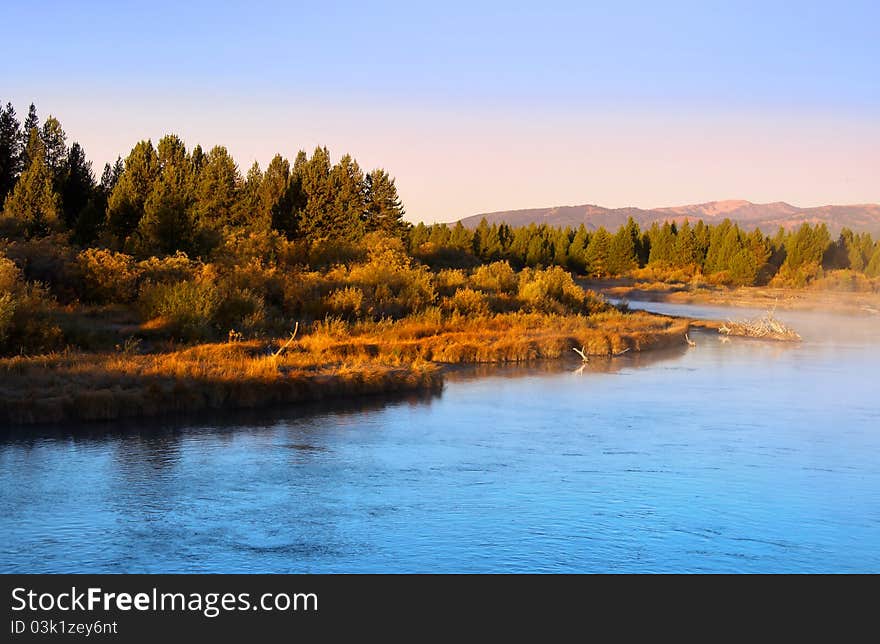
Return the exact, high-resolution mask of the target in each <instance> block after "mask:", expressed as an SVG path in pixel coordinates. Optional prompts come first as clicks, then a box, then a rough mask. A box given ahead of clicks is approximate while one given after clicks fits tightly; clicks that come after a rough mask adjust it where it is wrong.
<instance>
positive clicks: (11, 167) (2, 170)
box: [0, 103, 23, 208]
mask: <svg viewBox="0 0 880 644" xmlns="http://www.w3.org/2000/svg"><path fill="white" fill-rule="evenodd" d="M22 150H23V148H22V144H21V126H20V124H19V122H18V119H17V118H16V117H15V108H14V107H12V103H7V104H6V107H4V108H3V109H2V110H0V208H2V206H3V201H4V200H5V199H6V195H7V194H9V193H10V192H11V191H12V188H13V187H14V186H15V182H16V181H18V175H19V174H20V173H21V154H22Z"/></svg>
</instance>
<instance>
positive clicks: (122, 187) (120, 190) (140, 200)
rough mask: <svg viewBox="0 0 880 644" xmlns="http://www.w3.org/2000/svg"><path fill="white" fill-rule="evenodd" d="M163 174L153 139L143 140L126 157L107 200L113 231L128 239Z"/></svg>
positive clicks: (120, 238) (118, 235)
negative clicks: (157, 180) (157, 178)
mask: <svg viewBox="0 0 880 644" xmlns="http://www.w3.org/2000/svg"><path fill="white" fill-rule="evenodd" d="M158 174H159V158H158V156H157V154H156V150H155V148H154V147H153V144H152V142H151V141H141V142H140V143H138V144H137V145H135V146H134V148H133V149H132V151H131V152H130V153H129V155H128V157H126V159H125V165H124V170H123V172H122V174H121V175H119V178H118V180H117V181H116V184H115V185H114V186H113V190H112V192H111V193H110V197H109V199H108V200H107V224H108V226H109V229H110V232H111V233H112V234H113V235H115V236H116V238H117V239H118V240H119V241H120V242H124V241H125V240H126V239H128V237H129V236H130V235H131V234H132V233H133V232H134V230H135V229H136V228H137V227H138V224H139V223H140V221H141V219H142V218H143V216H144V203H145V202H146V200H147V196H148V195H149V194H150V192H152V190H153V183H154V182H155V181H156V177H157V176H158Z"/></svg>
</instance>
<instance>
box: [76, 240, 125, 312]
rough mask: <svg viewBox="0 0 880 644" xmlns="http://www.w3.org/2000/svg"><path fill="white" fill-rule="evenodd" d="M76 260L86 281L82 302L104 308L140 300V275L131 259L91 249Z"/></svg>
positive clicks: (121, 254)
mask: <svg viewBox="0 0 880 644" xmlns="http://www.w3.org/2000/svg"><path fill="white" fill-rule="evenodd" d="M76 259H77V262H78V263H79V268H80V271H81V273H82V278H83V286H84V288H83V292H82V299H84V300H86V301H89V302H97V303H102V304H103V303H109V302H131V301H133V300H134V299H135V297H137V291H138V281H139V278H140V271H138V268H137V265H136V263H135V260H134V258H133V257H132V256H131V255H125V254H124V253H114V252H113V251H110V250H104V249H102V248H89V249H87V250H84V251H82V252H81V253H80V254H79V255H77V258H76Z"/></svg>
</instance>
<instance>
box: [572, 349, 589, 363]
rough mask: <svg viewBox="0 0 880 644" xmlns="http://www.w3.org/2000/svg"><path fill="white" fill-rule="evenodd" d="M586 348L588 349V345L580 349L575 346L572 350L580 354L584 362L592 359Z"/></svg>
mask: <svg viewBox="0 0 880 644" xmlns="http://www.w3.org/2000/svg"><path fill="white" fill-rule="evenodd" d="M585 349H586V347H583V348H581V349H578V348H577V347H573V348H572V351H574V352H575V353H576V354H578V355H579V356H580V357H581V359H582V360H583V361H584V362H589V361H590V359H589V358H588V357H587V354H586V352H585Z"/></svg>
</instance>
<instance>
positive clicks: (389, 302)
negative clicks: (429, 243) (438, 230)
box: [348, 238, 435, 318]
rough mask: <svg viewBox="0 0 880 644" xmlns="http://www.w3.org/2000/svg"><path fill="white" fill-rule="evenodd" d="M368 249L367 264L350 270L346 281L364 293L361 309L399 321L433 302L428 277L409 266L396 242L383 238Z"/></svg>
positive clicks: (376, 315) (426, 271)
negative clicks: (398, 318)
mask: <svg viewBox="0 0 880 644" xmlns="http://www.w3.org/2000/svg"><path fill="white" fill-rule="evenodd" d="M385 239H386V241H385V242H384V243H381V241H377V242H376V243H374V245H373V246H372V247H371V248H370V254H369V261H368V262H366V263H363V264H358V265H356V266H354V267H352V269H351V271H350V272H349V276H348V279H349V280H350V281H351V283H353V284H356V285H357V286H359V287H360V289H361V290H362V291H363V293H364V308H365V310H366V313H367V314H368V315H371V316H372V317H374V318H375V317H384V316H391V317H401V316H404V315H406V314H408V313H412V312H414V311H418V310H420V309H422V308H424V307H426V306H428V305H429V304H431V303H432V302H433V301H434V298H435V291H434V283H433V280H432V276H431V273H430V272H429V271H428V269H427V268H425V267H424V266H413V264H412V260H411V259H410V258H409V256H408V255H407V254H406V252H405V251H404V248H403V243H402V242H401V241H400V240H399V239H393V238H385Z"/></svg>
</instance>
